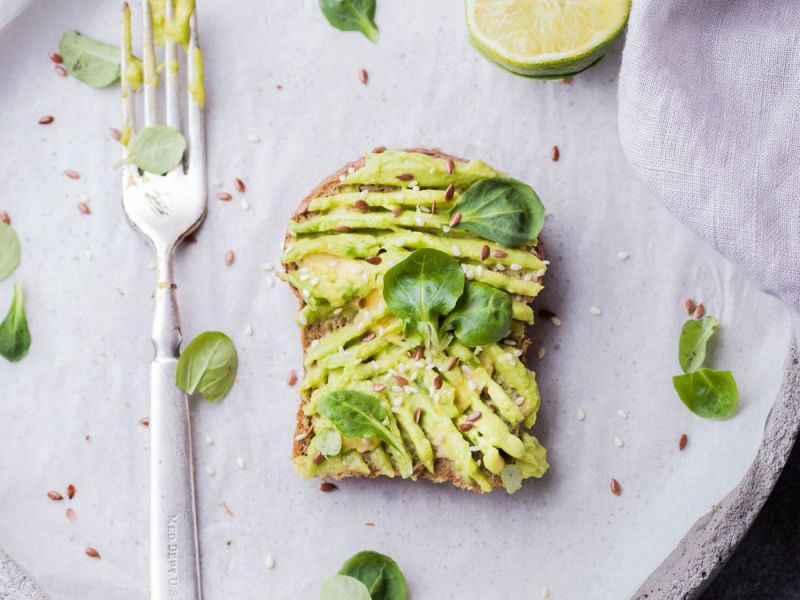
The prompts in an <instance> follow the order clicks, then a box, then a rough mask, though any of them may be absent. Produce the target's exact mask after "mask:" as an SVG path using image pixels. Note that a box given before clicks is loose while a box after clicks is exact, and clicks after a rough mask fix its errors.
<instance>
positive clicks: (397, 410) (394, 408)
mask: <svg viewBox="0 0 800 600" xmlns="http://www.w3.org/2000/svg"><path fill="white" fill-rule="evenodd" d="M392 412H393V413H394V414H396V415H399V414H400V413H401V412H403V411H402V410H400V409H399V408H397V407H396V406H393V407H392Z"/></svg>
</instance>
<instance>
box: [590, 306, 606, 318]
mask: <svg viewBox="0 0 800 600" xmlns="http://www.w3.org/2000/svg"><path fill="white" fill-rule="evenodd" d="M589 312H590V313H591V314H593V315H594V316H595V317H596V316H598V315H601V314H603V311H601V310H600V309H599V308H597V307H596V306H592V307H590V308H589Z"/></svg>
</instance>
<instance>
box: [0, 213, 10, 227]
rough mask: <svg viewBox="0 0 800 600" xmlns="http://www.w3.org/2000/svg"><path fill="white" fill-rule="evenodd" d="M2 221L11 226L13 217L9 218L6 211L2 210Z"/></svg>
mask: <svg viewBox="0 0 800 600" xmlns="http://www.w3.org/2000/svg"><path fill="white" fill-rule="evenodd" d="M0 221H2V222H3V223H5V224H6V225H11V217H9V216H8V213H7V212H6V211H4V210H0Z"/></svg>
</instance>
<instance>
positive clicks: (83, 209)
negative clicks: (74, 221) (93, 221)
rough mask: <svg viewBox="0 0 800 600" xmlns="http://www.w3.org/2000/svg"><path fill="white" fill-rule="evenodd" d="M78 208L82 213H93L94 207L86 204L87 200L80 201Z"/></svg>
mask: <svg viewBox="0 0 800 600" xmlns="http://www.w3.org/2000/svg"><path fill="white" fill-rule="evenodd" d="M78 210H79V211H80V213H81V214H82V215H90V214H92V209H91V208H89V205H88V204H86V202H78Z"/></svg>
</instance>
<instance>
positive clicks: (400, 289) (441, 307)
mask: <svg viewBox="0 0 800 600" xmlns="http://www.w3.org/2000/svg"><path fill="white" fill-rule="evenodd" d="M465 280H466V278H465V277H464V273H463V271H462V270H461V268H460V267H459V266H458V261H456V260H455V259H454V258H453V257H451V256H449V255H447V254H445V253H444V252H440V251H439V250H431V249H429V248H422V249H419V250H414V252H412V253H411V254H410V255H408V256H407V257H406V258H405V259H403V260H402V261H400V262H399V263H397V264H396V265H395V266H393V267H392V268H391V269H389V270H388V271H386V274H385V275H384V277H383V299H384V300H385V301H386V306H387V307H388V308H389V310H390V311H391V312H392V313H393V314H394V315H396V316H398V317H400V319H402V321H403V325H404V328H405V336H406V338H407V339H409V340H410V341H421V340H426V341H427V342H428V343H429V344H432V345H433V346H438V341H439V333H438V331H439V323H438V320H439V317H441V316H443V315H446V314H447V313H449V312H450V311H451V310H453V308H454V307H455V305H456V302H458V298H459V297H460V296H461V294H462V292H463V291H464V282H465Z"/></svg>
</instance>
